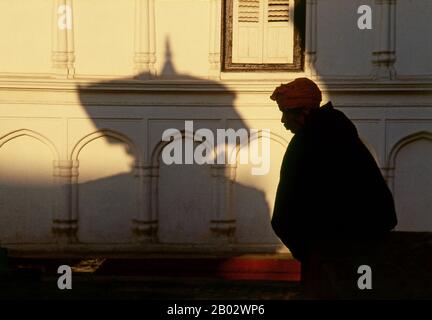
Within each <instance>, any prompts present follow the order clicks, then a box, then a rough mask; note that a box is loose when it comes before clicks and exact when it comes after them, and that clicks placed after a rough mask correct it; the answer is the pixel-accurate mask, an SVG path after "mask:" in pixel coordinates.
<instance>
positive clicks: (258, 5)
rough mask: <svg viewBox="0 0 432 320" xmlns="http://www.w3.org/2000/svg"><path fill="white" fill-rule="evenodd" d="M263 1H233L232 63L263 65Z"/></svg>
mask: <svg viewBox="0 0 432 320" xmlns="http://www.w3.org/2000/svg"><path fill="white" fill-rule="evenodd" d="M264 5H265V3H264V1H263V0H234V5H233V43H232V62H233V63H263V30H264V29H263V27H264V10H263V9H264Z"/></svg>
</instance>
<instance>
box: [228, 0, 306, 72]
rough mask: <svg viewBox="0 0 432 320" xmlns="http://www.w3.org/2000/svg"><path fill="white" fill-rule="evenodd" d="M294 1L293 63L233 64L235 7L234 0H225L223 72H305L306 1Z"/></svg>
mask: <svg viewBox="0 0 432 320" xmlns="http://www.w3.org/2000/svg"><path fill="white" fill-rule="evenodd" d="M291 1H294V47H293V62H292V63H233V62H232V41H233V40H232V39H233V24H234V22H233V5H234V0H223V4H222V37H221V39H222V41H221V46H222V50H221V60H222V72H236V71H237V72H238V71H241V72H255V71H265V72H274V71H276V72H280V71H295V72H301V71H304V51H305V43H306V39H305V28H306V0H291Z"/></svg>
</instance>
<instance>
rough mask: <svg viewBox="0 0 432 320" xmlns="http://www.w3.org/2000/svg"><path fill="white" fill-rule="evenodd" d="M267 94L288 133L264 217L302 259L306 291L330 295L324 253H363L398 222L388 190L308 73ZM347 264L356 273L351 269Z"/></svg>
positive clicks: (340, 115)
mask: <svg viewBox="0 0 432 320" xmlns="http://www.w3.org/2000/svg"><path fill="white" fill-rule="evenodd" d="M271 99H272V100H274V101H276V102H277V104H278V106H279V109H280V111H281V112H282V119H281V121H282V123H283V124H284V126H285V127H286V128H287V129H288V130H291V131H292V132H293V133H294V136H293V138H292V139H291V141H290V143H289V146H288V148H287V151H286V153H285V156H284V159H283V162H282V167H281V172H280V182H279V185H278V189H277V193H276V201H275V207H274V212H273V217H272V221H271V224H272V227H273V230H274V231H275V233H276V235H277V236H278V237H279V238H280V239H281V241H282V242H283V243H284V244H285V245H286V246H287V247H288V248H289V249H290V251H291V253H292V254H293V256H294V257H295V258H296V259H298V260H300V261H301V263H302V271H301V273H302V274H301V278H302V285H303V286H302V288H303V290H304V293H305V296H306V297H309V298H319V297H329V294H330V293H329V292H325V291H326V290H327V291H328V289H329V288H324V287H323V284H322V281H321V280H322V276H323V274H322V269H320V268H321V267H322V263H323V261H325V260H331V261H337V260H338V259H339V258H346V257H349V256H356V255H357V256H361V255H366V256H367V255H368V254H369V253H370V252H371V251H372V249H373V248H374V247H376V245H377V243H379V242H380V241H381V240H382V239H383V238H384V237H385V235H386V234H387V233H388V232H389V231H390V230H391V229H393V228H394V227H395V226H396V224H397V219H396V213H395V208H394V202H393V197H392V194H391V192H390V190H389V189H388V187H387V185H386V183H385V181H384V179H383V177H382V175H381V171H380V169H379V168H378V166H377V164H376V162H375V160H374V158H373V157H372V155H371V154H370V152H369V151H368V149H367V148H366V147H365V145H364V144H363V143H362V142H361V140H360V138H359V136H358V133H357V130H356V128H355V126H354V124H353V123H352V122H351V121H350V120H349V119H348V118H347V117H346V116H345V115H344V114H343V113H342V112H341V111H338V110H336V109H335V108H334V107H333V106H332V104H331V102H329V103H327V104H326V105H324V106H322V107H320V101H321V91H320V89H319V88H318V86H317V85H316V84H315V83H314V82H313V81H311V80H309V79H307V78H298V79H296V80H294V81H292V82H290V83H288V84H283V85H281V86H279V87H277V88H276V89H275V91H274V92H273V94H272V96H271ZM351 267H354V266H351ZM357 267H358V266H357ZM349 272H350V271H349ZM352 272H353V275H352V276H357V273H356V272H357V269H355V270H352ZM351 282H352V283H351V284H350V287H351V288H354V287H356V280H354V278H353V279H352V281H351Z"/></svg>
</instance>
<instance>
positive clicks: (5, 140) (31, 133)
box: [0, 129, 60, 161]
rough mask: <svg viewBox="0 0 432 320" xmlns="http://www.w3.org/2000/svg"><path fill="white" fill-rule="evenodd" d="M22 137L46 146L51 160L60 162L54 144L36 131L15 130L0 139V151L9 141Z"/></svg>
mask: <svg viewBox="0 0 432 320" xmlns="http://www.w3.org/2000/svg"><path fill="white" fill-rule="evenodd" d="M22 136H28V137H32V138H34V139H36V140H39V141H40V142H42V143H43V144H44V145H46V146H47V147H48V148H49V149H50V151H51V154H52V156H53V159H54V160H55V161H59V160H60V156H59V152H58V149H57V147H56V146H55V145H54V143H53V142H52V141H51V140H50V139H48V138H47V137H45V136H44V135H42V134H40V133H38V132H36V131H33V130H29V129H19V130H15V131H12V132H9V133H8V134H6V135H4V136H3V137H1V138H0V149H1V147H3V145H5V144H6V143H8V142H9V141H11V140H13V139H15V138H18V137H22Z"/></svg>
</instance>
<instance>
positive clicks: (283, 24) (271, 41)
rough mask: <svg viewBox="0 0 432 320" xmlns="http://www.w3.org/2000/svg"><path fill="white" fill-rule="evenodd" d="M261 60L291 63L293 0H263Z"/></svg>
mask: <svg viewBox="0 0 432 320" xmlns="http://www.w3.org/2000/svg"><path fill="white" fill-rule="evenodd" d="M265 2H266V3H265V7H264V12H265V19H264V26H263V27H264V28H263V29H264V39H263V52H264V53H263V62H264V63H292V62H293V47H294V0H267V1H265Z"/></svg>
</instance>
